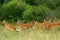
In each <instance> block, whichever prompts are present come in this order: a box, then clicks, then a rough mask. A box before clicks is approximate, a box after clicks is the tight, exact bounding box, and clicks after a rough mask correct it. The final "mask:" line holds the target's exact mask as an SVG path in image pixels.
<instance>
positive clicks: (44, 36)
mask: <svg viewBox="0 0 60 40" xmlns="http://www.w3.org/2000/svg"><path fill="white" fill-rule="evenodd" d="M0 40H60V32H59V31H54V30H51V31H46V30H44V31H41V30H31V31H29V32H27V31H25V32H22V31H20V32H16V31H14V32H11V31H10V30H8V29H6V30H5V27H4V26H0Z"/></svg>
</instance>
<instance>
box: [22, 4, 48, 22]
mask: <svg viewBox="0 0 60 40" xmlns="http://www.w3.org/2000/svg"><path fill="white" fill-rule="evenodd" d="M23 14H24V15H23V19H24V20H27V21H31V20H33V21H39V22H43V20H44V19H45V17H46V16H47V15H48V14H49V8H47V7H44V6H42V5H40V6H38V7H36V6H35V7H30V8H29V9H28V10H26V11H25V12H24V13H23Z"/></svg>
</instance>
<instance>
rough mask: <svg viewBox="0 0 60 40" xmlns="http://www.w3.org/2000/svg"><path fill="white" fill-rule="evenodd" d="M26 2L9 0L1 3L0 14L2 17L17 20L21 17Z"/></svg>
mask: <svg viewBox="0 0 60 40" xmlns="http://www.w3.org/2000/svg"><path fill="white" fill-rule="evenodd" d="M25 6H26V4H25V3H23V2H22V1H15V0H14V1H10V2H9V3H6V4H4V5H2V7H1V12H0V13H1V14H2V17H3V18H2V19H7V20H8V19H11V20H12V19H13V20H17V18H19V19H22V15H23V12H24V10H25Z"/></svg>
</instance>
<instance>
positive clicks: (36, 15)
mask: <svg viewBox="0 0 60 40" xmlns="http://www.w3.org/2000/svg"><path fill="white" fill-rule="evenodd" d="M50 18H51V19H53V20H54V18H59V19H60V0H0V21H2V20H4V19H5V20H8V21H17V20H22V21H23V22H28V21H39V22H43V20H44V19H50Z"/></svg>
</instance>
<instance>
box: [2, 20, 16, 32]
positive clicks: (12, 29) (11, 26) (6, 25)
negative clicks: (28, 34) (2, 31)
mask: <svg viewBox="0 0 60 40" xmlns="http://www.w3.org/2000/svg"><path fill="white" fill-rule="evenodd" d="M2 23H3V24H4V26H5V27H6V28H7V29H10V30H11V31H15V30H16V28H15V27H14V26H13V25H12V24H8V23H6V20H3V22H2Z"/></svg>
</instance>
